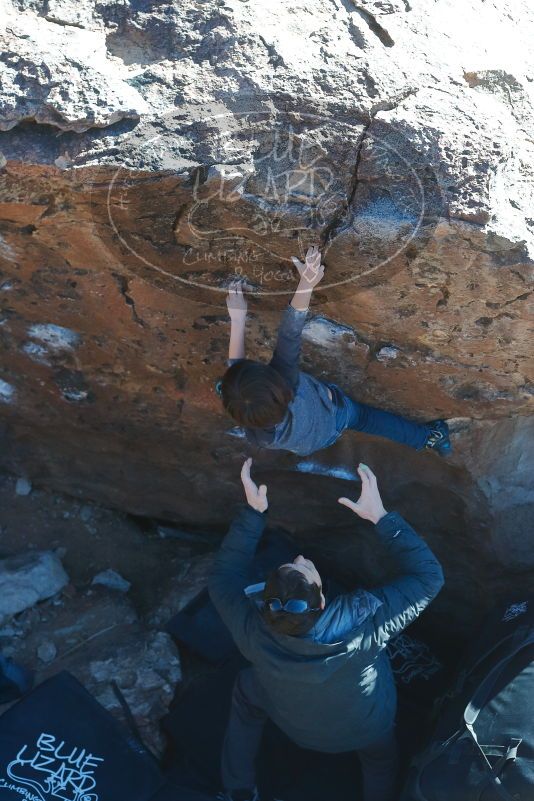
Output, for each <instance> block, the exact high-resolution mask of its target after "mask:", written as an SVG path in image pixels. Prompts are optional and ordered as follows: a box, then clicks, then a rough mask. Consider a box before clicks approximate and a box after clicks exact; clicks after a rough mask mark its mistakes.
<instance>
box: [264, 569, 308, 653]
mask: <svg viewBox="0 0 534 801" xmlns="http://www.w3.org/2000/svg"><path fill="white" fill-rule="evenodd" d="M271 598H279V599H280V600H281V601H282V603H283V604H284V603H285V602H286V601H289V600H290V599H291V598H296V599H299V600H302V601H307V602H308V606H310V607H311V608H313V609H315V608H316V607H320V605H321V588H320V587H319V585H318V584H315V583H313V584H312V583H311V582H310V581H308V580H307V578H306V577H305V576H303V575H302V573H301V572H300V570H294V569H293V568H292V567H291V566H289V565H282V566H281V567H279V568H277V569H276V570H273V571H272V572H271V573H269V576H268V577H267V581H266V583H265V588H264V590H263V600H264V601H268V600H269V599H271ZM321 614H322V609H317V611H315V612H303V613H302V614H296V615H295V614H292V613H291V612H284V611H283V610H282V611H281V612H271V610H270V609H269V607H268V606H264V607H263V610H262V615H263V618H264V620H265V621H266V622H267V624H268V625H269V626H270V627H271V628H272V629H274V631H276V632H277V633H278V634H289V635H291V636H293V637H299V636H302V635H303V634H306V632H307V631H309V630H310V629H311V628H313V626H314V625H315V621H316V620H317V619H318V618H319V617H320V616H321Z"/></svg>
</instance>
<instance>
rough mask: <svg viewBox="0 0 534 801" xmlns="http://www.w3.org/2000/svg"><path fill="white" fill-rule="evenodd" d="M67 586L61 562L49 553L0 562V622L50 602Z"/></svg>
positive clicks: (28, 554)
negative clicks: (41, 603)
mask: <svg viewBox="0 0 534 801" xmlns="http://www.w3.org/2000/svg"><path fill="white" fill-rule="evenodd" d="M68 582H69V577H68V576H67V574H66V572H65V570H64V569H63V565H62V564H61V561H60V559H59V558H58V556H57V555H56V554H55V553H52V552H50V551H36V552H32V553H24V554H20V555H17V556H10V557H8V558H7V559H2V560H0V587H1V588H2V591H1V592H0V620H1V619H2V618H6V617H10V616H11V615H16V614H18V612H22V611H24V609H29V608H30V607H32V606H34V605H35V604H36V603H38V602H39V601H44V600H45V599H47V598H51V597H52V596H53V595H55V594H56V593H58V592H60V591H61V590H62V589H63V587H65V586H66V585H67V584H68Z"/></svg>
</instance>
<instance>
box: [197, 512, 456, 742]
mask: <svg viewBox="0 0 534 801" xmlns="http://www.w3.org/2000/svg"><path fill="white" fill-rule="evenodd" d="M265 521H266V514H260V513H259V512H256V511H254V510H253V509H252V508H251V507H250V506H247V507H246V508H244V509H243V510H242V511H241V512H240V513H239V515H238V516H237V517H236V519H235V520H234V522H233V523H232V526H231V527H230V530H229V532H228V534H227V536H226V538H225V539H224V542H223V544H222V546H221V549H220V551H219V553H218V555H217V558H216V561H215V564H214V568H213V571H212V575H211V577H210V581H209V592H210V596H211V598H212V600H213V603H214V604H215V606H216V608H217V610H218V611H219V614H220V615H221V617H222V619H223V620H224V622H225V624H226V625H227V627H228V628H229V630H230V631H231V633H232V636H233V638H234V640H235V642H236V644H237V646H238V648H239V650H240V651H241V652H242V654H243V655H244V656H245V657H246V659H248V660H249V661H250V662H251V663H252V664H253V666H254V669H255V672H256V675H257V677H258V679H259V682H260V684H261V686H262V688H263V690H264V691H265V695H266V699H267V705H266V711H267V713H268V715H269V717H270V718H271V719H272V720H273V721H274V722H275V723H276V724H277V725H278V726H279V727H280V728H281V729H282V730H283V731H284V732H285V733H286V734H287V735H288V736H289V737H290V738H291V739H292V740H293V741H294V742H296V743H297V744H298V745H300V746H302V747H303V748H312V749H315V750H318V751H326V752H332V753H337V752H341V751H352V750H357V749H358V748H364V747H365V746H367V745H370V744H371V743H373V742H374V741H376V740H378V739H379V738H380V737H381V736H382V735H383V734H384V732H385V731H387V730H388V729H390V728H391V726H392V725H393V722H394V718H395V712H396V698H397V695H396V689H395V684H394V680H393V674H392V671H391V666H390V663H389V658H388V656H387V653H386V651H385V646H386V644H387V642H388V640H389V639H390V637H392V636H394V635H395V634H398V633H399V632H400V631H402V629H404V628H406V626H408V625H409V624H410V623H411V622H412V621H413V620H414V619H415V618H416V617H417V616H418V615H419V614H420V613H421V612H422V611H423V609H424V608H425V607H426V606H427V605H428V604H429V603H430V601H431V600H432V599H433V598H434V597H435V596H436V595H437V594H438V592H439V591H440V589H441V587H442V586H443V573H442V570H441V567H440V564H439V562H438V561H437V559H436V557H435V556H434V555H433V553H432V551H431V550H430V549H429V548H428V546H427V545H426V544H425V542H424V541H423V540H422V539H421V538H420V537H419V536H418V535H417V534H416V533H415V531H414V530H413V529H412V528H411V527H410V526H409V525H408V523H407V522H406V521H405V520H404V519H403V518H402V517H401V516H400V515H399V514H397V513H396V512H390V513H389V514H387V515H386V516H385V517H383V518H382V520H380V521H379V523H378V524H377V526H376V532H377V535H378V537H379V538H380V539H381V540H382V542H384V543H385V544H386V546H387V547H388V549H389V551H390V552H391V554H392V555H393V557H394V558H395V559H396V561H397V564H398V571H399V575H398V578H397V579H396V580H395V581H393V582H391V583H390V584H386V585H384V586H382V587H377V588H375V589H373V590H371V591H364V590H358V591H356V592H354V593H350V594H348V595H341V596H339V597H338V598H336V599H334V600H333V601H332V602H331V603H330V604H328V605H327V607H326V609H325V610H324V612H323V613H322V615H321V616H320V618H319V619H318V621H317V623H316V624H315V626H314V628H313V629H312V630H311V631H310V632H308V633H307V634H306V635H305V636H304V637H291V636H289V635H282V634H277V633H275V632H274V631H273V630H272V629H271V628H270V627H269V626H268V624H267V623H265V622H264V620H263V618H262V616H261V613H260V611H259V610H258V608H257V607H256V605H255V604H254V603H253V602H252V601H251V600H249V599H248V598H247V597H246V596H245V594H244V592H243V590H244V588H245V587H246V586H247V584H248V583H249V581H250V578H249V571H250V567H251V564H252V560H253V558H254V554H255V551H256V546H257V545H258V542H259V540H260V538H261V535H262V533H263V530H264V527H265Z"/></svg>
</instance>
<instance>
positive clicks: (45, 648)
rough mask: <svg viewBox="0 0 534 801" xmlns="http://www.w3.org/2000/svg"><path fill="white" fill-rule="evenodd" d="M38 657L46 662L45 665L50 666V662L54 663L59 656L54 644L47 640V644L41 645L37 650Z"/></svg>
mask: <svg viewBox="0 0 534 801" xmlns="http://www.w3.org/2000/svg"><path fill="white" fill-rule="evenodd" d="M37 656H38V657H39V659H40V660H41V662H44V663H45V665H48V664H49V663H50V662H53V661H54V659H55V658H56V656H57V648H56V646H55V645H54V643H53V642H51V641H50V640H47V641H46V642H43V643H41V645H40V646H39V647H38V649H37Z"/></svg>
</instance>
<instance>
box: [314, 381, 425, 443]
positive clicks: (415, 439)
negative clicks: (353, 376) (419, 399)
mask: <svg viewBox="0 0 534 801" xmlns="http://www.w3.org/2000/svg"><path fill="white" fill-rule="evenodd" d="M329 386H330V387H331V389H333V388H332V385H329ZM334 401H335V403H336V407H337V412H336V428H337V429H338V432H339V434H341V432H342V431H345V430H346V429H347V428H349V429H351V430H352V431H362V432H365V433H366V434H373V436H375V437H385V438H386V439H391V440H393V441H394V442H400V443H402V444H403V445H408V446H409V447H410V448H415V450H421V449H422V448H424V446H425V442H426V440H427V437H428V434H429V432H430V428H429V426H428V425H426V424H425V423H415V422H413V421H412V420H407V419H406V418H405V417H401V416H400V415H398V414H392V412H385V411H383V410H382V409H376V408H375V407H374V406H367V405H366V404H365V403H359V402H358V401H355V400H353V399H352V398H351V397H349V396H348V395H345V393H344V392H342V391H341V390H340V389H339V387H337V386H335V390H334Z"/></svg>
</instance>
